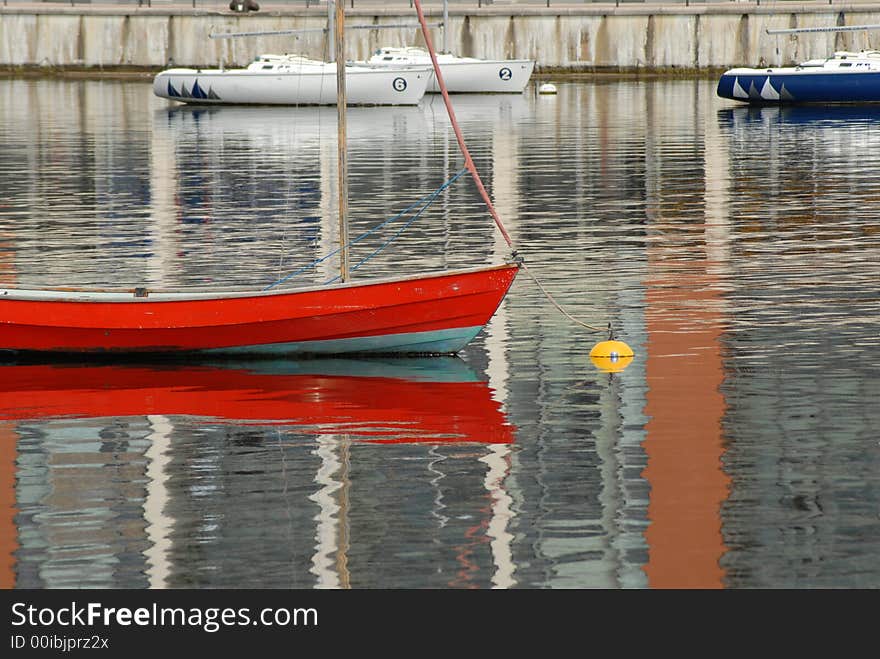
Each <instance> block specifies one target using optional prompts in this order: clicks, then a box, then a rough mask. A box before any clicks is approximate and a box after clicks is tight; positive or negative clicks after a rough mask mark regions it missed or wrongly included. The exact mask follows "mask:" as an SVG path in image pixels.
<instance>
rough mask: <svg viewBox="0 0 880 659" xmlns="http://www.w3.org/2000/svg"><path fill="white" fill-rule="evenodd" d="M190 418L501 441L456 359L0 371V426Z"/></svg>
mask: <svg viewBox="0 0 880 659" xmlns="http://www.w3.org/2000/svg"><path fill="white" fill-rule="evenodd" d="M151 415H163V416H195V417H200V418H203V419H208V420H212V421H218V422H229V423H232V422H235V423H238V424H259V425H265V424H271V425H283V426H286V427H287V426H290V427H295V428H296V431H297V432H301V433H304V434H316V435H317V434H326V433H335V434H345V435H348V436H349V437H351V438H352V439H355V440H357V441H366V442H374V443H401V442H479V443H489V444H509V443H512V442H513V441H514V432H515V428H514V426H512V425H511V424H510V423H508V421H507V419H506V417H505V415H504V412H503V411H502V410H501V406H500V404H499V403H498V402H497V401H495V400H494V399H493V398H492V390H491V389H490V388H489V386H488V384H487V383H486V382H485V381H480V380H479V379H478V378H477V377H476V375H475V374H474V373H473V371H471V370H470V369H469V368H468V367H467V365H466V364H465V363H464V362H462V361H461V360H460V359H458V358H454V357H448V358H442V357H439V358H428V359H401V360H391V361H389V360H375V359H370V360H353V359H345V360H342V359H313V360H304V361H288V360H284V361H273V360H257V361H256V362H251V363H247V364H244V365H236V364H233V363H231V362H224V364H223V365H220V366H215V365H200V366H192V365H189V364H166V365H164V366H157V365H153V364H125V365H123V364H116V363H113V364H106V365H103V366H94V365H80V364H64V363H60V364H59V363H52V364H46V363H34V364H28V363H22V364H9V365H0V421H3V420H11V421H26V420H47V419H53V418H55V419H57V418H102V417H131V416H151Z"/></svg>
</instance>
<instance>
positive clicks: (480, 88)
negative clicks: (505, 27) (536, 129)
mask: <svg viewBox="0 0 880 659" xmlns="http://www.w3.org/2000/svg"><path fill="white" fill-rule="evenodd" d="M437 63H438V64H439V65H440V72H441V73H442V74H443V80H444V81H445V82H446V89H447V90H448V91H449V92H451V93H513V94H519V93H521V92H522V91H523V90H524V89H525V87H526V85H527V84H528V82H529V79H530V78H531V76H532V71H533V70H534V68H535V62H534V61H533V60H525V59H508V60H484V59H476V58H473V57H457V56H455V55H452V54H450V53H440V54H438V55H437ZM366 64H368V65H370V66H384V67H387V68H392V69H393V68H396V67H405V66H429V67H430V66H432V65H431V56H430V55H429V54H428V53H427V51H425V50H422V49H420V48H381V49H380V50H378V51H377V52H376V54H374V55H373V56H372V57H371V58H370V59H369V60H367V62H366ZM427 92H428V93H439V92H440V85H439V84H438V83H437V78H436V76H435V75H434V72H433V69H432V70H431V71H430V72H429V80H428V86H427Z"/></svg>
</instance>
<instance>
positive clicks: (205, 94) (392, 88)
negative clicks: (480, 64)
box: [153, 56, 429, 105]
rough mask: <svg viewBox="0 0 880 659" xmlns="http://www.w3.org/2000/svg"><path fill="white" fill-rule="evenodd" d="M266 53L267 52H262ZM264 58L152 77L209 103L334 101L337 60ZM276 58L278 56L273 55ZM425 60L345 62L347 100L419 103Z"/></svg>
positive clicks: (167, 93) (168, 94)
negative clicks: (378, 64)
mask: <svg viewBox="0 0 880 659" xmlns="http://www.w3.org/2000/svg"><path fill="white" fill-rule="evenodd" d="M263 57H266V56H263ZM269 57H272V58H273V60H269V59H266V60H265V61H264V62H263V61H261V60H262V58H261V60H257V61H256V62H254V64H251V65H250V66H249V67H248V68H246V69H167V70H165V71H162V72H160V73H159V74H157V75H156V77H155V78H154V79H153V93H155V94H156V96H159V97H161V98H167V99H169V100H172V101H179V102H181V103H193V104H211V105H336V65H335V64H326V63H323V62H310V63H307V64H305V65H299V64H290V65H286V64H283V63H279V62H278V61H274V60H275V57H276V56H269ZM278 59H281V58H278ZM428 79H429V69H428V67H427V66H422V67H407V68H402V69H396V70H389V69H386V68H375V67H362V66H357V67H352V66H350V67H347V69H346V76H345V86H346V101H347V103H346V104H347V105H418V103H419V101H420V100H421V98H422V96H423V95H424V93H425V89H426V86H427V83H428Z"/></svg>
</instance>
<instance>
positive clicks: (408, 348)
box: [199, 325, 483, 355]
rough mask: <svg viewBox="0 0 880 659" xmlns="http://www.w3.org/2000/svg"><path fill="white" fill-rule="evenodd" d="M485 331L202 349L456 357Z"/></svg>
mask: <svg viewBox="0 0 880 659" xmlns="http://www.w3.org/2000/svg"><path fill="white" fill-rule="evenodd" d="M482 329H483V326H482V325H476V326H473V327H457V328H455V329H447V330H437V331H431V332H407V333H403V334H383V335H379V336H365V337H356V338H350V339H330V340H326V341H295V342H290V343H270V344H265V345H253V346H236V347H230V348H211V349H208V350H200V351H199V352H200V353H207V354H229V355H242V354H248V355H285V354H300V355H310V354H311V355H338V354H367V353H373V354H413V355H417V354H424V355H431V354H434V355H436V354H443V355H446V354H454V353H456V352H458V351H459V350H462V349H463V348H464V347H465V346H466V345H467V344H468V343H469V342H470V341H471V340H473V338H474V337H475V336H476V335H477V334H479V333H480V330H482Z"/></svg>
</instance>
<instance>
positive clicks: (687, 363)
mask: <svg viewBox="0 0 880 659" xmlns="http://www.w3.org/2000/svg"><path fill="white" fill-rule="evenodd" d="M659 261H660V259H657V261H655V262H653V263H652V266H651V267H652V272H653V273H654V278H653V279H652V280H651V281H650V282H648V291H647V296H646V298H647V299H646V306H647V312H646V321H647V329H648V337H649V338H648V343H647V363H646V378H647V382H648V394H647V402H646V406H645V414H646V415H647V416H649V417H650V421H649V422H648V424H647V425H646V428H645V429H646V438H645V441H644V444H643V446H644V449H645V452H646V454H647V457H648V465H647V467H646V469H645V470H644V472H643V474H642V475H643V477H644V478H645V479H647V481H648V482H649V484H650V486H651V497H650V503H649V505H648V517H649V519H650V526H649V527H648V529H647V531H646V532H645V538H646V540H647V542H648V564H647V565H646V566H645V568H644V569H645V572H646V573H647V575H648V582H649V585H650V586H651V587H653V588H721V587H722V586H723V583H722V580H723V577H724V572H723V570H722V568H721V566H720V564H719V560H720V558H721V556H722V555H723V554H724V552H725V550H726V547H725V545H724V541H723V539H722V536H721V518H720V507H721V503H722V502H723V501H724V500H725V499H726V498H727V494H728V485H729V481H730V479H729V478H728V476H727V475H726V474H725V473H724V472H723V470H722V464H721V457H722V455H723V453H724V448H723V445H722V438H721V421H722V417H723V415H724V411H725V401H724V397H723V396H722V394H721V392H720V390H719V387H720V386H721V383H722V381H723V370H722V359H721V351H720V347H719V344H718V339H719V336H720V334H721V330H720V329H719V328H720V326H721V320H722V314H721V312H720V310H719V306H720V295H719V293H718V292H717V291H716V290H714V287H713V284H714V283H715V278H714V277H713V276H711V275H709V274H707V273H706V263H705V262H700V261H696V262H695V261H689V262H684V261H678V262H670V261H669V260H663V261H662V264H661V263H659ZM666 268H669V271H668V274H667V273H665V272H664V270H665V269H666Z"/></svg>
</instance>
